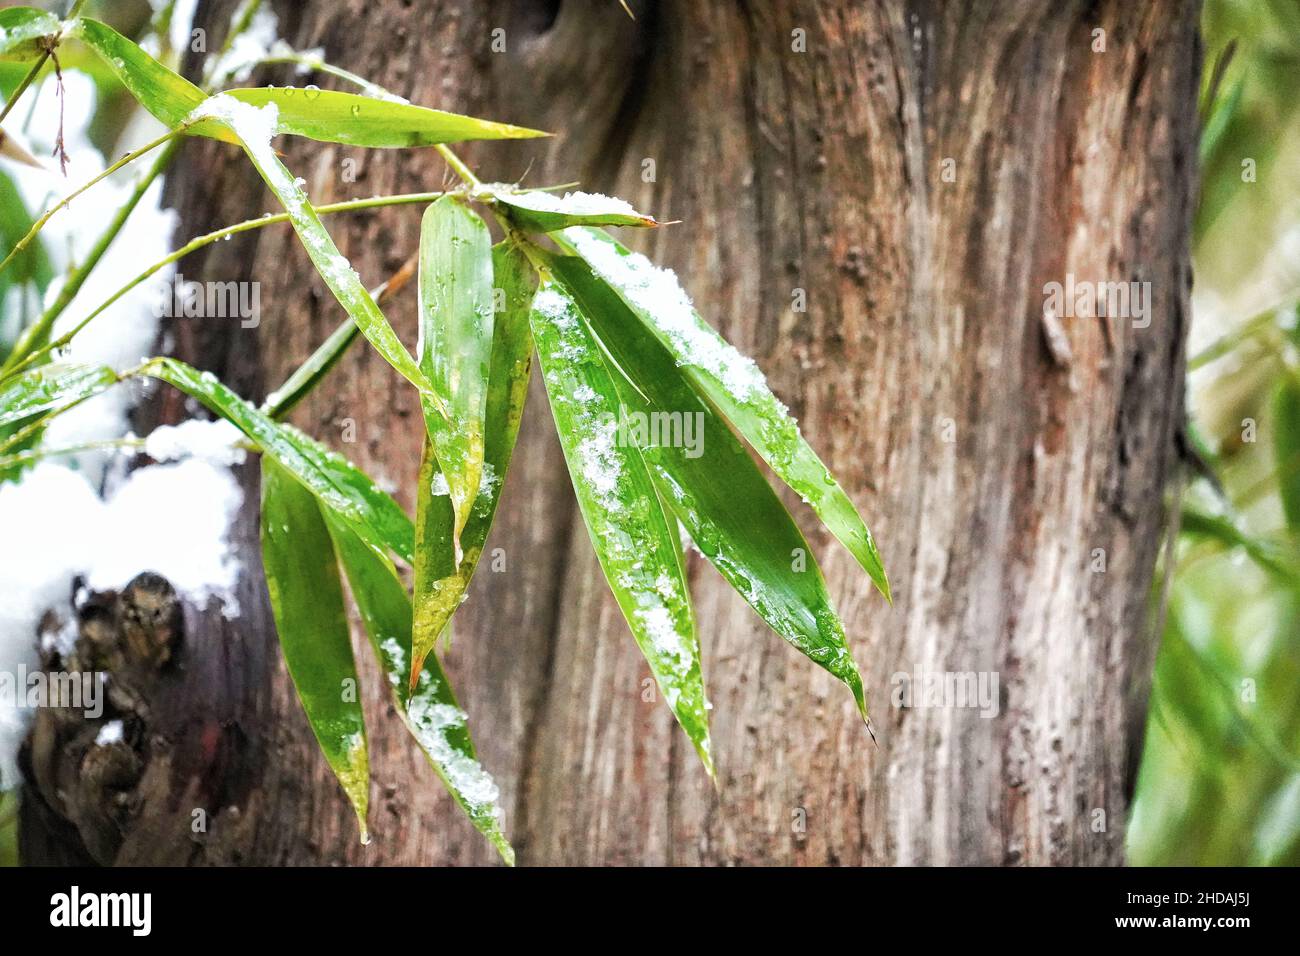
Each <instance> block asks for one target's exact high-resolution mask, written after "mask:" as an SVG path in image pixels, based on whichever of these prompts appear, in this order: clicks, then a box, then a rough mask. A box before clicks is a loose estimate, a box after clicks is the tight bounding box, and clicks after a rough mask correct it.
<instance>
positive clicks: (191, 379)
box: [145, 358, 415, 563]
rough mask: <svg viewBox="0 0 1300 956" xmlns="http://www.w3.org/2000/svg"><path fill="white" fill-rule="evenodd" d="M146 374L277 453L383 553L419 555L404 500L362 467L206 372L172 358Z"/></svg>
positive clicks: (159, 361)
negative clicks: (376, 482) (386, 490)
mask: <svg viewBox="0 0 1300 956" xmlns="http://www.w3.org/2000/svg"><path fill="white" fill-rule="evenodd" d="M145 372H146V374H148V375H150V376H152V377H153V378H156V379H158V380H159V381H163V382H167V383H168V384H169V385H172V386H174V387H175V388H178V389H180V390H181V391H182V392H184V393H185V394H187V395H189V396H191V397H193V398H196V399H198V400H199V401H200V402H202V403H203V404H204V405H205V406H206V407H207V408H208V409H210V410H211V411H213V412H215V413H216V414H217V415H220V416H221V417H222V418H224V419H226V420H227V421H228V422H230V423H231V424H232V425H234V426H235V427H236V428H238V429H239V430H240V431H242V432H243V433H244V434H245V435H247V436H248V438H249V439H250V440H251V441H253V443H254V444H256V445H257V446H258V447H259V448H260V449H261V450H262V451H263V453H264V454H265V455H268V456H270V457H272V458H274V459H275V460H276V461H277V462H278V463H279V464H280V465H281V466H282V467H283V468H284V469H285V470H287V471H288V472H289V473H290V474H292V475H293V476H294V477H295V478H296V479H298V481H299V482H301V483H302V484H303V485H304V486H305V487H306V488H307V490H308V491H310V492H311V493H312V494H313V495H314V496H315V497H316V498H317V500H318V501H319V502H320V503H321V505H322V507H324V508H326V509H328V510H329V511H332V512H334V513H335V514H337V515H338V516H339V517H340V518H341V519H342V520H343V521H345V522H346V523H347V525H348V527H350V528H352V529H353V530H354V531H356V532H357V534H358V535H360V536H361V538H362V540H364V541H365V542H366V543H367V544H368V545H370V547H371V548H373V549H375V550H376V551H377V552H379V553H385V554H386V553H387V552H392V553H394V554H396V555H397V556H398V557H400V558H402V560H404V561H406V562H408V563H409V562H412V561H414V559H415V551H414V542H415V529H414V527H413V525H412V524H411V519H410V518H409V517H407V515H406V513H405V512H404V511H403V510H402V508H401V506H400V505H399V504H398V503H397V502H396V501H394V500H393V499H392V498H391V497H390V496H388V495H387V494H385V493H384V492H383V491H381V490H380V489H378V488H376V487H375V485H374V482H372V481H371V480H370V479H369V478H368V477H366V475H365V474H364V473H362V472H361V471H360V470H358V469H357V468H356V466H354V465H352V464H351V463H350V462H348V461H347V460H346V459H344V458H343V457H342V456H341V455H338V454H336V453H335V452H332V451H329V450H328V449H326V448H325V447H323V446H322V445H320V444H319V443H318V442H316V441H315V440H313V439H311V438H309V437H308V436H306V435H304V434H303V433H302V432H300V431H298V430H297V429H296V428H293V427H292V426H290V425H285V424H281V423H279V422H276V421H273V420H272V419H271V418H270V417H268V416H267V415H266V414H265V413H263V412H260V411H258V410H257V409H256V408H254V407H253V406H252V405H250V404H248V403H247V402H245V401H244V400H243V399H242V398H240V397H239V396H238V395H236V394H235V393H234V392H232V391H231V390H230V389H229V388H227V387H226V386H225V385H223V384H222V383H221V382H219V381H218V380H217V378H216V377H215V376H214V375H212V374H211V373H208V372H199V371H197V370H196V369H194V368H192V367H190V366H189V365H186V364H185V363H184V362H181V361H178V360H176V359H171V358H160V359H154V360H152V361H151V362H150V363H148V365H147V366H146V368H145Z"/></svg>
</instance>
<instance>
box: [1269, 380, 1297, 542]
mask: <svg viewBox="0 0 1300 956" xmlns="http://www.w3.org/2000/svg"><path fill="white" fill-rule="evenodd" d="M1273 419H1274V427H1273V460H1274V462H1275V463H1276V465H1277V475H1278V495H1279V497H1280V498H1281V499H1282V510H1283V512H1284V513H1285V514H1286V523H1287V525H1288V526H1289V527H1290V528H1291V531H1292V532H1293V533H1294V534H1296V535H1297V540H1300V373H1297V372H1296V370H1295V369H1287V370H1286V371H1285V372H1283V373H1282V375H1280V376H1279V378H1278V383H1277V392H1276V394H1275V396H1274V398H1273Z"/></svg>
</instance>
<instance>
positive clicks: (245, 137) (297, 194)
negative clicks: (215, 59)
mask: <svg viewBox="0 0 1300 956" xmlns="http://www.w3.org/2000/svg"><path fill="white" fill-rule="evenodd" d="M200 118H207V119H211V120H213V121H214V122H218V123H221V124H223V125H225V126H226V127H227V128H229V129H230V130H231V131H232V132H233V133H234V134H235V135H236V137H237V138H238V140H239V141H240V143H241V144H242V145H243V147H244V152H245V153H247V155H248V158H249V159H250V160H252V163H253V166H254V167H255V168H256V169H257V171H258V173H260V174H261V176H262V179H263V180H264V181H265V182H266V184H267V186H269V187H270V189H271V191H272V192H273V193H274V194H275V196H276V198H277V199H278V200H279V201H280V204H281V205H282V206H283V207H284V210H285V212H286V213H288V215H289V221H290V223H291V224H292V225H293V228H294V232H296V233H297V234H298V238H299V239H300V240H301V241H302V245H303V248H304V249H306V250H307V255H308V257H309V258H310V259H311V261H312V265H314V266H315V267H316V271H317V272H318V273H319V274H320V277H321V279H323V280H324V282H325V284H326V286H328V287H329V290H330V291H331V292H332V293H334V297H335V298H336V299H338V301H339V304H340V305H342V306H343V308H344V309H345V310H346V311H347V313H348V315H350V316H351V317H352V321H354V322H356V324H357V327H358V328H359V329H361V334H362V335H364V336H365V337H366V338H367V339H369V340H370V343H371V344H372V345H373V346H374V347H375V350H376V351H377V352H379V354H380V355H381V356H383V357H384V359H386V360H387V361H388V363H389V364H390V365H392V366H393V368H395V369H396V370H397V371H398V372H400V373H401V374H402V375H403V376H404V377H406V379H407V380H408V381H410V382H411V383H412V384H413V385H415V387H416V388H417V389H419V391H420V394H421V398H422V399H423V400H424V402H425V404H426V405H428V406H431V407H432V408H433V409H435V410H436V411H437V413H438V414H439V415H442V416H444V417H445V415H446V408H445V407H443V405H442V402H441V400H440V399H439V398H438V396H437V395H435V394H433V392H432V391H431V389H430V387H429V383H428V381H427V380H426V379H425V377H424V376H423V375H422V374H421V373H420V370H419V368H418V367H417V366H416V364H415V361H414V360H413V359H412V358H411V354H410V353H409V352H407V351H406V347H405V346H403V345H402V343H401V341H400V340H399V339H398V338H397V333H396V332H394V331H393V327H392V326H391V325H389V324H388V319H387V318H386V317H385V316H384V313H383V310H381V309H380V308H379V306H378V304H376V302H375V300H374V298H373V297H372V296H371V295H370V293H369V292H368V291H367V290H366V287H365V285H364V284H363V283H362V282H361V277H360V276H358V275H357V273H356V270H355V269H353V268H352V265H351V264H350V263H349V262H348V260H347V259H345V258H344V257H343V256H342V255H340V254H339V250H338V247H337V246H335V245H334V240H333V239H331V238H330V235H329V233H328V232H327V231H326V230H325V226H324V225H323V224H322V223H321V221H320V217H319V216H318V215H317V214H316V210H315V209H314V208H312V205H311V202H310V201H309V200H308V198H307V194H306V193H305V192H304V191H303V189H302V185H301V184H300V183H299V181H298V180H296V179H295V178H294V177H293V176H292V175H291V174H290V172H289V170H287V169H286V168H285V167H284V164H283V163H281V162H280V160H279V159H278V158H277V157H276V155H275V150H274V149H272V148H271V137H272V136H273V135H275V130H276V110H275V107H274V106H273V105H268V106H265V107H262V108H260V109H259V108H257V107H254V106H250V105H248V104H245V103H241V102H239V101H238V100H234V99H231V98H230V97H228V96H225V95H220V96H214V97H211V98H210V99H208V100H207V101H205V103H204V105H203V107H202V108H201V109H200V110H199V111H197V112H196V113H194V114H192V115H191V119H200Z"/></svg>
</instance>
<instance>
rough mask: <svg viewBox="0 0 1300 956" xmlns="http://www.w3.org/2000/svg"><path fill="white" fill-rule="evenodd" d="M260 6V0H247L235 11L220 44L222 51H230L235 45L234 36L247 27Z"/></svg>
mask: <svg viewBox="0 0 1300 956" xmlns="http://www.w3.org/2000/svg"><path fill="white" fill-rule="evenodd" d="M261 6H262V0H248V2H247V3H246V4H244V6H243V7H241V8H240V9H238V10H236V11H235V17H234V19H233V20H231V21H230V30H229V31H228V32H227V33H226V39H225V40H224V41H222V44H221V52H222V53H229V52H230V48H231V47H232V46H234V45H235V38H236V37H238V36H239V35H240V34H241V33H243V32H244V31H245V30H247V29H248V27H249V24H251V23H252V22H253V17H255V16H257V11H258V9H259V8H260V7H261Z"/></svg>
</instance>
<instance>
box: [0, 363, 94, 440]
mask: <svg viewBox="0 0 1300 956" xmlns="http://www.w3.org/2000/svg"><path fill="white" fill-rule="evenodd" d="M116 383H117V374H116V373H115V372H114V371H113V370H112V369H111V368H109V367H108V366H106V365H77V364H63V363H60V364H54V365H45V366H41V367H40V368H34V369H30V370H28V371H26V372H23V373H21V374H19V375H15V376H13V377H12V378H10V379H9V380H8V381H6V382H5V383H4V384H3V385H0V428H2V427H4V426H5V425H11V424H13V423H15V422H20V421H23V420H24V419H27V418H30V417H32V416H33V415H44V414H48V413H49V412H55V411H61V410H63V409H65V408H68V407H69V406H72V405H75V404H77V402H80V401H82V400H83V399H87V398H90V397H91V396H92V395H95V394H98V393H99V392H102V391H104V390H105V389H107V388H109V387H111V386H112V385H114V384H116Z"/></svg>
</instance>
